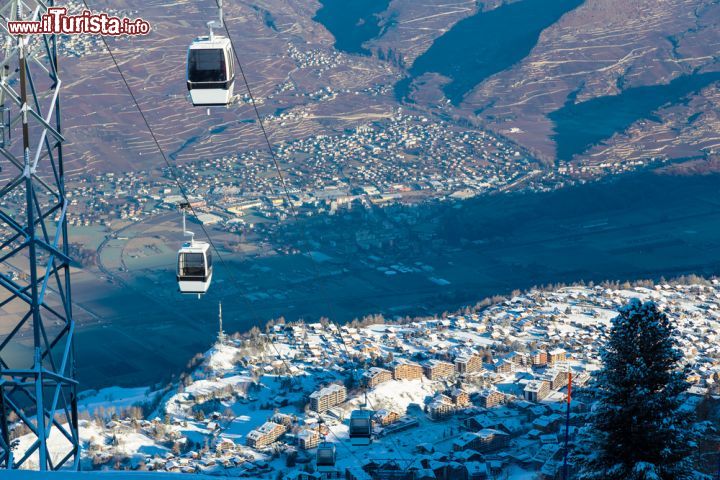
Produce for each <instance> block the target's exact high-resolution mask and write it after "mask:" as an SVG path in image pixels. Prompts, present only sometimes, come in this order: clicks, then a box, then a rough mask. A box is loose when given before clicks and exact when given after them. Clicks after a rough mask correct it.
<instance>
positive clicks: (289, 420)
mask: <svg viewBox="0 0 720 480" xmlns="http://www.w3.org/2000/svg"><path fill="white" fill-rule="evenodd" d="M270 421H271V422H273V423H279V424H280V425H285V426H286V427H288V428H290V427H291V426H292V424H293V416H292V415H287V414H285V413H280V412H278V413H276V414H275V415H273V416H272V417H271V418H270Z"/></svg>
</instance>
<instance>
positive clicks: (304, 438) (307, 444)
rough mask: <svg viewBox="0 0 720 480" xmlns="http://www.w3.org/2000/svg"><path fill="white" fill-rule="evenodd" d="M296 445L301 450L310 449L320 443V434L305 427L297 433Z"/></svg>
mask: <svg viewBox="0 0 720 480" xmlns="http://www.w3.org/2000/svg"><path fill="white" fill-rule="evenodd" d="M297 439H298V447H300V449H301V450H310V449H311V448H315V447H317V446H318V445H319V444H320V434H319V433H318V432H317V430H311V429H309V428H308V429H305V430H302V431H301V432H300V433H298V434H297Z"/></svg>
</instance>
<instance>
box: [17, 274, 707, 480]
mask: <svg viewBox="0 0 720 480" xmlns="http://www.w3.org/2000/svg"><path fill="white" fill-rule="evenodd" d="M643 285H644V286H640V285H635V286H630V285H628V284H626V285H623V286H621V285H618V284H612V285H603V286H572V287H560V288H556V289H542V290H532V291H530V292H527V293H524V294H516V295H514V296H512V298H509V299H504V300H500V301H498V302H497V303H494V304H490V305H483V304H479V305H477V306H476V307H475V308H467V309H465V311H463V312H459V313H457V314H444V315H442V316H440V317H438V318H429V319H415V320H410V319H404V320H403V319H398V320H397V321H394V322H393V321H389V320H384V319H382V317H380V316H375V317H368V318H366V319H364V320H363V321H361V322H357V321H356V322H354V323H353V324H350V325H343V326H338V325H336V324H334V323H331V322H330V321H326V320H323V321H322V322H319V323H311V324H304V323H301V322H299V323H292V324H289V323H288V324H286V323H284V322H283V321H282V320H281V321H276V322H271V323H270V324H268V327H267V332H266V333H264V332H261V331H260V330H258V329H254V330H253V331H251V332H250V333H248V334H245V335H242V336H241V335H238V334H235V335H232V336H226V335H225V334H224V333H223V332H222V330H220V331H219V334H218V340H217V343H216V344H215V345H214V346H212V348H210V349H209V350H208V351H207V352H206V353H205V354H204V355H203V356H201V357H198V358H196V362H195V363H196V366H195V367H194V368H193V369H191V370H190V371H189V373H188V374H187V375H186V376H185V377H184V378H183V381H182V382H181V383H180V384H178V385H174V386H172V388H168V389H166V390H164V391H161V392H151V391H148V390H145V389H117V388H111V389H105V390H102V391H100V392H85V394H84V395H82V396H81V402H80V403H81V405H82V407H81V408H82V409H83V411H84V415H83V418H84V419H83V420H81V422H80V435H81V439H82V443H83V459H82V462H83V470H103V469H105V470H107V469H113V470H151V471H165V472H182V473H204V474H210V475H221V476H239V477H246V478H271V479H275V478H277V479H280V478H282V479H336V478H337V479H339V478H343V479H348V480H368V479H385V478H393V479H408V480H410V479H413V480H421V479H422V480H426V479H427V480H429V479H515V480H520V479H556V478H562V477H561V468H562V466H563V461H564V454H565V448H564V441H565V435H566V434H567V435H568V441H569V444H570V445H571V446H572V444H573V442H574V440H575V439H576V435H577V433H578V432H579V431H581V430H582V428H583V426H584V425H585V417H586V413H587V412H588V411H589V410H590V409H591V408H592V401H591V399H590V396H589V392H588V390H589V389H588V388H587V387H585V388H584V386H587V385H588V381H589V380H590V379H591V378H592V376H593V372H595V371H597V370H598V369H599V368H600V358H599V350H600V349H601V346H602V345H603V343H604V342H605V341H606V338H607V334H608V329H609V325H610V322H611V320H612V319H613V318H614V317H616V316H617V311H618V309H619V308H621V307H622V306H623V305H626V304H627V303H628V302H629V301H630V300H631V299H634V298H637V299H639V300H641V301H653V302H655V303H656V304H657V306H658V307H659V308H660V309H661V310H662V311H664V312H665V313H666V314H667V315H668V317H669V318H670V320H671V321H672V323H673V325H674V327H675V328H676V331H677V335H678V339H677V341H678V346H679V348H680V349H681V350H682V352H684V355H685V358H684V362H685V363H686V364H687V366H688V367H689V369H688V371H687V372H688V373H687V378H686V379H687V381H688V382H689V383H690V384H691V386H690V388H689V389H688V390H687V392H686V393H685V394H684V395H683V405H682V409H685V410H687V411H689V412H692V413H694V414H695V416H696V422H698V423H700V422H701V421H702V420H703V419H708V418H709V416H712V415H717V410H718V409H717V405H718V399H720V346H718V343H717V338H718V333H717V332H718V331H720V281H718V280H713V281H705V280H698V279H694V280H692V281H681V282H672V283H667V284H665V283H663V284H658V285H649V284H643ZM485 303H486V304H487V303H490V302H485ZM569 378H572V385H571V386H572V392H573V393H572V397H571V402H570V408H569V417H567V419H566V413H567V412H566V408H567V400H568V398H567V396H568V379H569ZM153 397H157V400H155V401H154V400H153ZM133 405H135V406H133ZM148 405H150V406H151V407H150V408H151V409H152V411H151V412H149V414H148V415H145V418H143V410H148ZM140 406H142V407H143V408H140ZM566 420H567V421H568V424H567V425H566ZM566 427H567V431H566ZM27 438H30V436H28V437H27ZM24 440H25V437H21V438H20V441H21V442H22V441H24ZM714 461H715V460H714V456H713V457H712V458H711V457H708V465H712V464H713V463H712V462H714ZM570 468H572V459H571V461H570ZM708 468H710V467H708ZM708 478H710V477H708Z"/></svg>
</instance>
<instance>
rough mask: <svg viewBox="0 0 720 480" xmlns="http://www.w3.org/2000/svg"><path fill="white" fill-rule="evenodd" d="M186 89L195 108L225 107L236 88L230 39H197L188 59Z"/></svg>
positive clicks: (216, 36) (220, 37)
mask: <svg viewBox="0 0 720 480" xmlns="http://www.w3.org/2000/svg"><path fill="white" fill-rule="evenodd" d="M187 88H188V90H189V91H190V100H191V101H192V104H193V105H195V106H207V107H210V106H227V105H230V103H232V99H233V90H234V88H235V64H234V62H233V50H232V44H231V42H230V39H229V38H226V37H222V36H219V35H213V33H212V31H211V32H210V35H209V36H207V37H199V38H197V39H195V41H194V42H193V43H192V44H191V45H190V48H189V49H188V56H187Z"/></svg>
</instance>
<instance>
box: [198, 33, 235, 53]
mask: <svg viewBox="0 0 720 480" xmlns="http://www.w3.org/2000/svg"><path fill="white" fill-rule="evenodd" d="M229 47H230V39H229V38H227V37H223V36H221V35H213V38H212V40H211V39H210V37H209V36H207V35H205V36H203V37H197V38H196V39H195V40H193V42H192V43H191V44H190V50H210V49H214V48H223V49H224V48H229Z"/></svg>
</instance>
